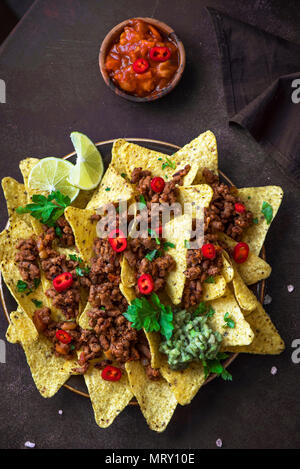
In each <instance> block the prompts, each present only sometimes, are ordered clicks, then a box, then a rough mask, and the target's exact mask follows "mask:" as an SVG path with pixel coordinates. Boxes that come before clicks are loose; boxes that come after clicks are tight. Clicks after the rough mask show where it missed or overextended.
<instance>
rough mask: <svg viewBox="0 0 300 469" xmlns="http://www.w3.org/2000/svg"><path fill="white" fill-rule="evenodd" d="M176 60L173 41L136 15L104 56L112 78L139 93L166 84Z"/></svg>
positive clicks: (162, 86) (143, 94)
mask: <svg viewBox="0 0 300 469" xmlns="http://www.w3.org/2000/svg"><path fill="white" fill-rule="evenodd" d="M139 59H143V60H142V61H140V60H139ZM137 61H138V62H137ZM145 61H146V62H147V63H148V65H149V66H147V65H146V64H145ZM134 64H135V65H134ZM178 64H179V53H178V49H177V46H176V44H175V43H174V42H172V40H170V39H169V38H168V37H167V36H166V35H164V33H162V32H161V31H158V29H157V28H155V27H154V26H152V25H151V24H148V23H146V22H144V21H142V20H138V19H132V20H130V21H129V23H128V25H127V26H125V28H124V31H123V32H122V33H121V35H120V38H119V40H118V42H116V43H115V44H114V45H113V46H112V47H111V49H110V51H109V53H108V55H107V57H106V60H105V66H106V69H107V71H108V74H109V76H110V78H111V79H112V81H113V82H114V83H115V84H116V85H117V86H118V87H119V88H121V89H122V90H123V91H125V92H126V93H128V94H132V95H135V96H139V97H145V96H149V95H150V94H151V95H154V94H155V93H158V92H160V91H162V90H163V89H164V88H166V87H167V86H168V84H169V83H170V81H171V80H172V78H173V76H174V74H175V73H176V70H177V68H178ZM141 65H142V67H141ZM145 65H146V66H145ZM143 69H145V71H143Z"/></svg>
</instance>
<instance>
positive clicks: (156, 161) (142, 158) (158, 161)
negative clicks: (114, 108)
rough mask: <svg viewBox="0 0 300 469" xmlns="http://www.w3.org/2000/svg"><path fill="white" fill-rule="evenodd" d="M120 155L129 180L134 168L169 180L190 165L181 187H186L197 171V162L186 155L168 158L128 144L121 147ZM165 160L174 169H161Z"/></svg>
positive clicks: (133, 144)
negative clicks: (171, 164)
mask: <svg viewBox="0 0 300 469" xmlns="http://www.w3.org/2000/svg"><path fill="white" fill-rule="evenodd" d="M120 153H121V154H122V156H121V158H122V160H123V161H125V163H126V174H127V175H128V177H129V178H131V175H132V172H133V170H134V168H140V167H141V168H142V169H143V170H148V171H151V172H152V175H153V176H160V177H163V178H165V179H166V180H170V179H171V178H172V176H173V174H175V173H176V172H177V171H179V170H180V169H183V168H184V167H185V166H186V165H187V164H190V165H191V169H190V171H189V172H188V174H187V175H186V176H185V177H184V180H183V181H184V182H183V185H184V186H188V185H191V184H192V182H193V180H194V179H195V176H196V174H197V171H198V163H197V161H196V160H192V159H191V158H190V155H189V154H188V153H186V154H185V155H184V156H183V155H177V153H175V154H174V155H172V156H170V155H165V154H163V153H159V152H157V151H154V150H149V149H148V148H144V147H141V146H139V145H136V144H135V143H129V142H126V144H124V145H122V146H121V148H120ZM176 155H177V156H176ZM167 158H168V159H169V160H170V161H171V162H172V163H174V165H176V168H172V167H170V166H167V167H166V168H164V169H163V168H162V166H163V163H166V161H167Z"/></svg>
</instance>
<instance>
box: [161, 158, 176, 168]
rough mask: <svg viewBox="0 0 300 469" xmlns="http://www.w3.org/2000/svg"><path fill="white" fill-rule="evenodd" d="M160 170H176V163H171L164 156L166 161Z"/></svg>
mask: <svg viewBox="0 0 300 469" xmlns="http://www.w3.org/2000/svg"><path fill="white" fill-rule="evenodd" d="M161 167H162V169H165V168H172V169H176V163H175V162H174V161H171V160H170V159H169V158H168V157H167V156H166V161H165V163H163V164H162V166H161Z"/></svg>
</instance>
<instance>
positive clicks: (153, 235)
mask: <svg viewBox="0 0 300 469" xmlns="http://www.w3.org/2000/svg"><path fill="white" fill-rule="evenodd" d="M148 233H149V234H150V235H151V237H152V238H155V241H156V244H159V245H160V239H159V237H158V236H157V233H156V232H155V231H154V230H151V228H148Z"/></svg>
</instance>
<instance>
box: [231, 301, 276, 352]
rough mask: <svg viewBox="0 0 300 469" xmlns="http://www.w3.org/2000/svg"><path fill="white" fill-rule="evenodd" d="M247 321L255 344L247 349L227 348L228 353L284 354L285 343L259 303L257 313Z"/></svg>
mask: <svg viewBox="0 0 300 469" xmlns="http://www.w3.org/2000/svg"><path fill="white" fill-rule="evenodd" d="M247 321H248V322H249V324H250V326H251V328H252V330H253V332H254V339H253V342H252V343H251V344H250V345H248V346H247V347H227V348H226V351H228V352H234V353H254V354H262V355H266V354H268V355H278V354H280V353H281V352H283V350H284V349H285V345H284V342H283V340H282V338H281V337H280V335H279V334H278V332H277V329H276V327H275V326H274V324H273V323H272V321H271V319H270V317H269V315H268V314H267V313H266V311H265V310H264V308H263V307H262V305H261V304H260V303H259V302H258V303H257V308H256V309H255V311H253V312H252V313H251V314H250V315H249V316H248V317H247Z"/></svg>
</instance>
